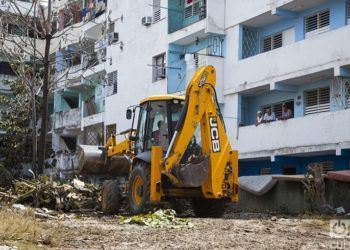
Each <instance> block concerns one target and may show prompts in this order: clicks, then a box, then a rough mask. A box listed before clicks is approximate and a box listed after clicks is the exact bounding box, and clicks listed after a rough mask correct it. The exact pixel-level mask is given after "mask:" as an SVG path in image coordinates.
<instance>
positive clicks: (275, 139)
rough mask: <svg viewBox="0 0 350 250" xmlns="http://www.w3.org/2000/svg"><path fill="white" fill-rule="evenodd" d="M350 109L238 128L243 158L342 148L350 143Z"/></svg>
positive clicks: (239, 147)
mask: <svg viewBox="0 0 350 250" xmlns="http://www.w3.org/2000/svg"><path fill="white" fill-rule="evenodd" d="M344 124H350V110H343V111H337V112H327V113H320V114H313V115H309V116H305V117H300V118H294V119H290V120H286V121H276V122H271V123H269V124H261V125H259V126H255V125H253V126H247V127H241V128H240V129H239V135H238V137H239V141H238V149H239V152H240V158H241V159H244V158H250V157H252V156H254V157H270V156H271V155H283V154H298V153H311V152H314V151H316V152H317V151H326V150H338V151H339V150H341V149H343V148H348V147H349V146H350V130H349V129H348V127H347V126H344Z"/></svg>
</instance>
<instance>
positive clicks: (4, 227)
mask: <svg viewBox="0 0 350 250" xmlns="http://www.w3.org/2000/svg"><path fill="white" fill-rule="evenodd" d="M0 222H1V223H0V243H2V244H6V243H9V244H11V243H14V244H15V245H17V246H20V247H21V248H23V246H26V247H24V248H28V249H35V248H36V247H35V246H37V245H43V246H44V245H46V246H55V245H56V244H57V242H58V240H59V238H60V236H61V234H60V231H61V230H60V228H61V226H60V225H59V223H54V222H42V221H39V220H37V219H35V218H34V215H33V212H32V211H25V212H23V213H17V212H13V211H10V210H4V209H2V210H1V209H0Z"/></svg>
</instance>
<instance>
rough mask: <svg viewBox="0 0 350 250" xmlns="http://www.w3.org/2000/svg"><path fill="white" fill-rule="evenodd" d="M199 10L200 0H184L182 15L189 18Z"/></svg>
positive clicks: (197, 13) (196, 14)
mask: <svg viewBox="0 0 350 250" xmlns="http://www.w3.org/2000/svg"><path fill="white" fill-rule="evenodd" d="M200 10H201V1H199V0H193V1H187V0H185V8H184V17H185V19H186V18H190V17H193V16H198V15H199V14H200Z"/></svg>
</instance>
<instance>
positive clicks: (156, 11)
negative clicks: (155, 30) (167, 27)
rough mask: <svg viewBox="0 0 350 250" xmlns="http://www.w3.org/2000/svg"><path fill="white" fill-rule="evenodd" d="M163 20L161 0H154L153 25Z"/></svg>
mask: <svg viewBox="0 0 350 250" xmlns="http://www.w3.org/2000/svg"><path fill="white" fill-rule="evenodd" d="M160 20H161V8H160V0H153V23H156V22H159V21H160Z"/></svg>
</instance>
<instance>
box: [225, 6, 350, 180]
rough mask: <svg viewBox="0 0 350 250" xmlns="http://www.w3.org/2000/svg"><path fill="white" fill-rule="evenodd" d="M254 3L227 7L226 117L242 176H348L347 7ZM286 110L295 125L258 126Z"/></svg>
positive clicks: (349, 65)
mask: <svg viewBox="0 0 350 250" xmlns="http://www.w3.org/2000/svg"><path fill="white" fill-rule="evenodd" d="M255 2H256V1H254V4H253V1H226V4H227V6H226V21H225V24H226V37H227V43H226V48H227V53H226V56H225V66H224V72H225V75H224V86H225V87H224V95H225V107H224V109H225V114H224V116H226V117H227V119H226V124H228V125H229V126H228V130H229V132H230V136H231V139H232V141H233V142H234V145H235V147H236V148H238V150H239V151H240V175H250V174H280V173H282V174H302V173H305V171H306V166H307V165H308V164H309V163H312V162H322V163H323V168H324V171H328V170H332V169H335V170H340V169H349V167H350V165H349V163H350V161H349V160H350V158H349V148H350V144H349V143H350V130H349V129H348V124H350V123H349V122H350V109H349V108H350V105H349V104H350V103H349V102H350V98H349V83H350V81H349V76H350V71H349V69H350V57H349V55H350V50H349V48H350V47H349V46H350V44H349V38H350V25H349V24H350V21H349V18H350V16H349V13H350V11H349V10H350V3H349V1H345V0H329V1H326V0H316V1H303V0H298V1H296V0H294V1H277V0H276V1H258V2H259V3H255ZM228 10H231V11H232V12H235V10H237V11H238V10H239V15H230V14H229V11H228ZM283 103H284V104H286V105H287V106H288V108H289V109H291V110H292V112H293V114H294V118H293V119H289V120H285V121H283V120H282V121H275V122H271V123H268V124H262V125H259V126H255V125H254V124H255V118H256V112H257V111H258V110H262V111H263V110H265V109H266V108H271V109H272V111H273V112H274V113H275V115H276V117H277V118H281V112H282V111H281V110H282V104H283Z"/></svg>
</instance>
